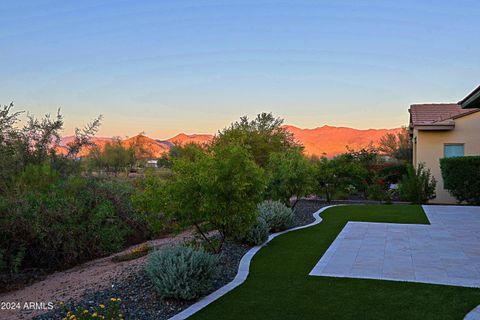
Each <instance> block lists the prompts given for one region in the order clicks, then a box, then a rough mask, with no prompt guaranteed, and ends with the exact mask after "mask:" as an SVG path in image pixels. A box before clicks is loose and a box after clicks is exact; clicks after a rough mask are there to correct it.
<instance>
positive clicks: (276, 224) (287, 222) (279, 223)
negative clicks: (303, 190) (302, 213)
mask: <svg viewBox="0 0 480 320" xmlns="http://www.w3.org/2000/svg"><path fill="white" fill-rule="evenodd" d="M258 212H259V216H260V218H262V219H263V220H265V222H266V223H267V225H268V228H269V229H270V231H275V232H277V231H282V230H285V229H288V228H289V227H290V226H291V225H292V224H293V219H294V216H293V210H292V209H290V208H288V207H287V206H286V205H284V204H283V203H281V202H280V201H272V200H266V201H263V202H262V203H260V204H259V205H258Z"/></svg>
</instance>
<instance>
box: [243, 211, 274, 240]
mask: <svg viewBox="0 0 480 320" xmlns="http://www.w3.org/2000/svg"><path fill="white" fill-rule="evenodd" d="M269 229H270V228H269V226H268V224H267V222H265V220H263V219H262V218H260V217H259V218H258V219H257V221H256V222H255V224H254V225H253V226H252V227H251V228H250V230H248V231H247V233H246V234H245V236H244V238H243V241H244V242H245V243H248V244H250V245H254V246H258V245H261V244H262V243H264V242H265V241H267V239H268V231H269Z"/></svg>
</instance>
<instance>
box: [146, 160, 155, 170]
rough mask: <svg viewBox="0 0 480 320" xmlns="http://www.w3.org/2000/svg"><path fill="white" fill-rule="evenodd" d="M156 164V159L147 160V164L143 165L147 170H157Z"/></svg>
mask: <svg viewBox="0 0 480 320" xmlns="http://www.w3.org/2000/svg"><path fill="white" fill-rule="evenodd" d="M157 162H158V160H156V159H150V160H147V163H146V164H145V166H146V167H147V168H157Z"/></svg>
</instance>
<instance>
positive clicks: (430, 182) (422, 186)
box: [399, 163, 437, 204]
mask: <svg viewBox="0 0 480 320" xmlns="http://www.w3.org/2000/svg"><path fill="white" fill-rule="evenodd" d="M436 185H437V181H436V180H435V177H433V176H432V174H431V173H430V169H427V168H425V165H424V164H423V163H420V164H419V165H418V167H417V168H416V169H415V168H414V167H413V166H411V165H410V166H408V167H407V174H406V175H405V176H404V177H403V179H402V181H401V183H400V185H399V190H400V195H401V197H402V198H403V199H406V200H408V201H410V202H411V203H415V204H422V203H426V202H427V201H428V200H431V199H433V198H435V187H436Z"/></svg>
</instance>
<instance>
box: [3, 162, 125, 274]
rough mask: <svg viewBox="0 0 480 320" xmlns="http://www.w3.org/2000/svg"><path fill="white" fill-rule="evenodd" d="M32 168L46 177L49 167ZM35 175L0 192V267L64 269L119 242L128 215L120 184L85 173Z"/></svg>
mask: <svg viewBox="0 0 480 320" xmlns="http://www.w3.org/2000/svg"><path fill="white" fill-rule="evenodd" d="M34 171H36V172H37V173H41V172H44V173H46V174H47V176H52V175H51V173H50V170H49V169H48V170H47V169H45V168H43V169H41V170H34ZM40 180H41V179H38V177H36V178H35V179H34V180H32V181H27V180H22V181H23V182H22V183H21V184H19V185H18V187H17V188H16V189H15V191H14V192H12V193H11V194H10V196H9V197H8V198H7V197H1V196H0V199H2V200H0V252H2V255H3V259H2V260H3V267H4V269H6V270H8V271H13V272H17V271H19V270H20V269H24V268H32V267H33V268H44V269H57V268H65V267H68V266H71V265H74V264H76V263H79V262H82V261H85V260H88V259H91V258H95V257H98V256H102V255H106V254H109V253H112V252H115V251H118V250H119V249H120V248H122V247H123V246H124V245H125V243H126V240H127V236H128V235H129V234H130V233H131V232H132V226H133V225H134V222H133V221H134V219H133V212H132V211H131V208H130V206H129V203H130V202H129V201H130V200H129V196H128V194H129V191H128V190H125V186H124V185H122V184H120V183H113V182H109V181H103V180H98V179H95V178H88V177H70V178H66V179H65V178H62V179H58V180H56V181H54V182H52V183H51V184H49V185H43V184H38V183H37V182H38V181H40Z"/></svg>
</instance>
